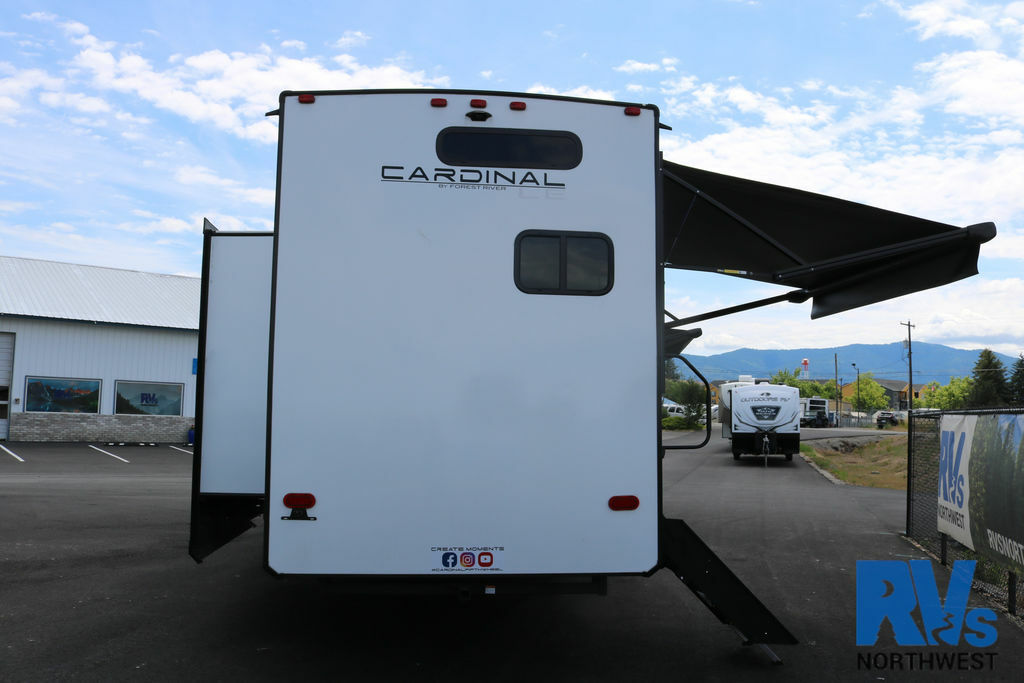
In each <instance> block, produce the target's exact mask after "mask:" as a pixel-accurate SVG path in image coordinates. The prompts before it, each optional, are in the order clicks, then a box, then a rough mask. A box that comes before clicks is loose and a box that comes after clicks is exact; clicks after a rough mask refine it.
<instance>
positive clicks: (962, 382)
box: [914, 377, 974, 410]
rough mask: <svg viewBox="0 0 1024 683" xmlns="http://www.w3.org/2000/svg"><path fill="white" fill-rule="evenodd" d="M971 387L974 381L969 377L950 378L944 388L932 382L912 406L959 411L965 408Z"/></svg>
mask: <svg viewBox="0 0 1024 683" xmlns="http://www.w3.org/2000/svg"><path fill="white" fill-rule="evenodd" d="M973 386H974V380H972V379H971V378H970V377H951V378H950V380H949V384H947V385H946V386H944V387H943V386H939V383H938V382H932V383H930V384H929V385H928V386H927V387H925V390H924V391H922V392H921V398H920V399H919V400H917V401H915V402H914V405H915V406H918V407H921V408H936V409H938V410H960V409H962V408H966V407H967V404H968V399H969V398H970V395H971V388H972V387H973Z"/></svg>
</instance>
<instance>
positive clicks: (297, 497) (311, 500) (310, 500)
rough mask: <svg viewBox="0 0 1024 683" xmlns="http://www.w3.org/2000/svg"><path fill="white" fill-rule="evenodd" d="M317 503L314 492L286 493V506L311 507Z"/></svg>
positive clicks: (293, 507)
mask: <svg viewBox="0 0 1024 683" xmlns="http://www.w3.org/2000/svg"><path fill="white" fill-rule="evenodd" d="M314 505H316V496H314V495H313V494H312V493H286V494H284V506H285V507H286V508H291V509H293V510H294V509H295V508H302V509H303V510H306V509H309V508H311V507H313V506H314Z"/></svg>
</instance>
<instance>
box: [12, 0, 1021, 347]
mask: <svg viewBox="0 0 1024 683" xmlns="http://www.w3.org/2000/svg"><path fill="white" fill-rule="evenodd" d="M372 87H380V88H394V87H424V88H430V87H440V88H445V87H452V88H466V89H477V88H479V89H489V90H509V91H531V92H546V93H559V94H572V95H578V96H585V97H597V98H608V99H617V100H627V101H639V102H645V103H647V102H649V103H653V104H656V105H657V106H658V107H659V108H660V109H661V112H662V120H663V121H664V122H665V123H667V124H669V125H671V126H672V127H673V131H672V132H670V133H666V134H664V135H663V136H662V148H663V150H664V152H665V154H666V156H667V158H669V159H671V160H673V161H677V162H679V163H683V164H688V165H692V166H698V167H701V168H706V169H709V170H713V171H718V172H722V173H729V174H733V175H739V176H743V177H748V178H753V179H757V180H763V181H768V182H773V183H777V184H782V185H789V186H793V187H799V188H801V189H807V190H812V191H815V192H822V193H826V194H831V195H835V196H839V197H843V198H846V199H852V200H855V201H860V202H864V203H867V204H872V205H875V206H881V207H883V208H887V209H893V210H896V211H903V212H906V213H911V214H915V215H920V216H923V217H926V218H930V219H933V220H938V221H942V222H945V223H951V224H955V225H968V224H971V223H977V222H981V221H986V220H992V221H995V222H996V224H997V226H998V228H999V230H1000V234H999V236H998V237H997V238H996V240H994V241H993V242H991V243H989V244H987V245H985V246H984V247H983V249H982V258H981V262H980V268H981V271H982V275H981V276H979V277H975V278H971V279H969V280H966V281H963V282H960V283H957V284H955V285H952V286H949V287H946V288H942V289H938V290H932V291H929V292H924V293H919V294H914V295H911V296H907V297H901V298H899V299H896V300H894V301H891V302H885V303H883V304H878V305H875V306H871V307H867V308H865V309H861V310H858V311H852V312H849V313H845V314H839V315H837V316H832V317H829V318H824V319H821V320H818V321H810V319H809V304H803V305H793V304H788V305H779V306H775V307H772V308H768V309H762V310H759V311H753V312H749V313H744V314H740V315H735V316H732V317H729V318H723V319H719V320H716V321H708V322H706V323H704V324H703V326H702V327H703V329H704V336H703V337H702V338H701V339H699V340H698V341H697V342H695V343H694V344H693V345H692V346H691V349H692V350H693V351H694V352H695V353H716V352H721V351H726V350H730V349H733V348H738V347H741V346H749V347H756V348H793V347H806V346H811V347H829V346H837V345H842V344H847V343H854V342H858V343H882V342H890V341H894V340H896V339H901V338H904V337H905V333H906V332H905V328H904V327H901V326H900V325H899V322H900V321H901V320H902V321H906V320H908V319H909V320H911V321H913V322H914V324H915V325H916V327H915V328H914V335H915V338H918V339H922V340H924V341H930V342H936V343H944V344H949V345H951V346H957V347H961V348H980V347H982V346H989V347H991V348H994V349H996V350H999V351H1002V352H1004V353H1008V354H1012V355H1016V354H1018V353H1021V352H1022V351H1024V316H1022V315H1021V314H1022V306H1021V302H1022V301H1024V280H1022V279H1021V266H1022V264H1024V224H1022V218H1024V130H1022V129H1024V2H1012V3H976V2H967V1H966V0H931V1H926V2H910V1H906V2H896V1H894V0H880V1H876V2H869V1H862V2H809V1H807V2H794V1H789V2H781V1H780V2H775V1H769V0H761V1H760V2H756V1H730V0H717V1H716V0H703V1H700V2H698V1H692V2H690V1H679V0H677V1H675V2H635V3H631V4H629V5H626V4H625V3H601V2H557V3H555V2H518V3H515V4H514V5H510V6H508V7H507V8H502V7H496V6H493V5H482V4H472V3H470V4H467V3H465V2H431V3H420V2H390V3H366V2H360V3H355V2H320V3H317V2H312V3H305V4H302V5H296V6H285V5H283V4H281V3H280V2H274V3H270V2H251V1H250V2H215V3H198V2H196V3H192V2H171V1H167V0H164V1H162V2H130V3H129V2H123V3H122V2H97V3H92V4H89V5H86V4H84V3H78V2H19V1H18V0H7V1H6V2H4V3H3V6H2V8H0V136H2V137H0V140H2V142H3V145H2V150H3V152H2V154H0V254H4V255H8V256H22V257H30V258H41V259H51V260H58V261H70V262H77V263H87V264H93V265H104V266H112V267H121V268H131V269H138V270H148V271H155V272H169V273H183V274H198V272H199V265H200V256H201V226H202V218H203V217H204V216H208V217H209V218H210V219H211V220H212V221H213V222H214V223H215V224H217V225H218V226H219V227H220V228H222V229H238V230H245V229H248V230H267V229H270V228H272V225H273V201H274V181H275V178H274V173H275V170H276V120H275V119H272V118H271V119H268V118H265V117H264V116H263V114H264V113H265V112H266V111H269V110H271V109H274V108H275V107H276V104H277V93H278V92H280V91H281V90H285V89H293V90H294V89H304V88H311V89H312V88H325V89H326V88H329V89H347V88H372ZM827 238H828V229H827V226H822V232H821V234H819V235H809V236H808V239H827ZM667 293H668V303H669V306H670V309H671V310H672V311H673V313H675V314H677V315H689V314H693V313H698V312H701V311H705V310H710V309H713V308H718V307H722V306H727V305H733V304H737V303H742V302H744V301H747V300H750V299H753V298H760V297H764V296H770V295H773V294H777V293H780V290H778V289H776V288H773V287H770V286H761V285H756V284H752V283H747V282H743V281H737V280H732V279H730V278H726V277H722V276H710V275H700V274H692V273H673V274H671V275H670V276H669V278H668V283H667ZM798 360H799V359H798Z"/></svg>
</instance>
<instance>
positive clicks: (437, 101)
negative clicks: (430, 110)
mask: <svg viewBox="0 0 1024 683" xmlns="http://www.w3.org/2000/svg"><path fill="white" fill-rule="evenodd" d="M430 106H431V107H447V106H448V100H446V99H445V98H443V97H435V98H434V99H432V100H430Z"/></svg>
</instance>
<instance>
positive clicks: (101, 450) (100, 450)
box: [86, 444, 130, 464]
mask: <svg viewBox="0 0 1024 683" xmlns="http://www.w3.org/2000/svg"><path fill="white" fill-rule="evenodd" d="M86 445H87V446H89V448H91V449H93V450H94V451H99V452H100V453H102V454H103V455H109V456H110V457H111V458H117V459H118V460H120V461H121V462H128V461H127V460H125V459H124V458H122V457H121V456H120V455H114V454H113V453H108V452H107V451H105V450H103V449H102V448H96V447H95V446H93V445H92V444H86ZM129 464H130V463H129Z"/></svg>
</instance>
